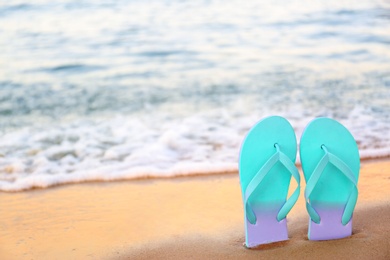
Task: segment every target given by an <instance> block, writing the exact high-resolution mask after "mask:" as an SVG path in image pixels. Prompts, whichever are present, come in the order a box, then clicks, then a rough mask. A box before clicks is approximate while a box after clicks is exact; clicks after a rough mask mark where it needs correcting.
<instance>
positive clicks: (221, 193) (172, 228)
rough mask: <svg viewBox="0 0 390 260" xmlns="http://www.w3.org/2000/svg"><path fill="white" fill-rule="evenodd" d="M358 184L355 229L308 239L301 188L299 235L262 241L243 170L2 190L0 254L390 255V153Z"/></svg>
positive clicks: (294, 229) (291, 222)
mask: <svg viewBox="0 0 390 260" xmlns="http://www.w3.org/2000/svg"><path fill="white" fill-rule="evenodd" d="M301 184H302V191H303V188H304V181H302V183H301ZM358 187H359V192H360V193H359V201H358V205H357V207H356V211H355V214H354V223H353V235H352V236H351V237H348V238H345V239H341V240H333V241H322V242H315V241H309V240H307V224H308V217H307V214H306V211H305V206H304V200H303V196H302V194H301V196H300V199H299V200H298V202H297V204H296V206H295V207H294V208H293V210H292V211H291V213H290V214H289V216H288V227H289V237H290V240H288V241H285V242H280V243H275V244H270V245H266V246H262V247H261V248H259V249H256V250H249V249H246V248H244V246H243V242H244V227H243V207H242V202H241V194H240V187H239V181H238V175H237V174H225V175H214V176H207V177H201V176H198V177H183V178H176V179H165V180H164V179H160V180H156V179H155V180H138V181H122V182H111V183H84V184H74V185H64V186H59V187H54V188H50V189H44V190H32V191H27V192H19V193H1V197H0V203H1V204H0V205H1V208H0V259H6V260H12V259H153V258H163V259H168V258H169V259H188V258H190V259H209V258H214V259H237V258H248V259H252V258H253V259H254V258H256V259H287V258H289V259H295V258H296V259H310V258H314V257H315V258H316V259H332V258H333V259H336V258H337V259H339V258H344V259H390V160H382V161H375V162H372V161H371V162H364V163H363V164H362V169H361V176H360V180H359V186H358Z"/></svg>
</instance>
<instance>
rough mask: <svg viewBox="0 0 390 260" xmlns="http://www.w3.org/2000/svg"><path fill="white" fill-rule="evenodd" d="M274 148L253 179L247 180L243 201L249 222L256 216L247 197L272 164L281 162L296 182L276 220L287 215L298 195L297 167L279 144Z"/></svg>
mask: <svg viewBox="0 0 390 260" xmlns="http://www.w3.org/2000/svg"><path fill="white" fill-rule="evenodd" d="M275 148H276V153H275V154H274V155H272V156H271V157H270V158H269V159H268V160H267V162H266V163H265V164H264V165H263V167H261V169H260V170H259V171H258V172H257V173H256V175H255V176H254V177H253V179H252V180H251V181H250V182H249V184H248V186H247V187H246V190H245V197H244V203H245V210H246V217H247V219H248V221H249V222H250V223H251V224H255V223H256V221H257V218H256V214H255V213H254V211H253V209H252V207H251V205H250V204H249V198H250V197H251V195H252V194H253V192H254V191H255V190H256V189H257V187H259V185H260V184H261V182H262V181H263V180H264V177H265V176H266V175H267V174H268V173H269V172H270V170H271V169H272V167H274V165H275V164H276V163H277V162H281V163H282V164H283V165H284V167H286V169H287V170H288V171H289V172H290V174H291V175H292V176H293V177H294V179H295V181H296V182H297V184H298V185H297V187H296V188H295V191H294V192H293V194H292V195H291V196H290V198H288V199H287V200H286V202H285V203H284V204H283V206H282V207H281V209H280V210H279V212H278V215H277V217H276V219H277V220H278V221H281V220H282V219H284V218H285V217H286V216H287V214H288V213H289V212H290V210H291V208H292V207H293V206H294V204H295V202H296V201H297V199H298V197H299V192H300V176H299V172H298V169H297V168H296V167H295V164H294V163H293V162H292V161H291V159H290V158H289V157H288V156H287V155H285V154H284V153H283V152H281V151H280V149H279V146H278V145H277V144H275Z"/></svg>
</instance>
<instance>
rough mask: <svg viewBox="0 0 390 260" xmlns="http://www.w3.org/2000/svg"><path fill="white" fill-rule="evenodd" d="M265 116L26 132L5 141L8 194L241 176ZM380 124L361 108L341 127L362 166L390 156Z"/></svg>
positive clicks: (122, 121) (114, 122)
mask: <svg viewBox="0 0 390 260" xmlns="http://www.w3.org/2000/svg"><path fill="white" fill-rule="evenodd" d="M293 111H294V112H293V113H291V114H284V116H286V118H287V119H289V121H290V122H291V124H292V125H293V126H294V129H295V131H296V134H297V140H298V141H299V138H300V135H301V133H302V131H303V129H304V127H305V125H306V124H307V123H308V122H310V120H311V118H307V117H304V116H303V114H301V115H299V113H300V111H299V108H296V109H293ZM302 111H303V110H302ZM302 113H303V112H302ZM297 114H298V115H297ZM264 116H265V115H256V114H252V115H242V114H235V115H232V114H229V113H227V112H226V111H223V110H221V111H213V112H209V113H198V114H193V115H192V116H186V117H181V118H178V117H169V115H162V114H160V115H159V114H158V113H156V114H154V115H153V118H151V117H148V116H145V115H144V116H140V117H134V116H117V117H115V118H105V119H104V120H103V119H95V120H83V121H78V122H73V123H68V124H67V123H63V124H61V125H57V126H56V125H53V126H51V127H49V128H42V129H41V128H39V127H26V128H23V129H20V130H17V131H12V132H10V133H7V134H5V135H3V136H2V137H0V151H1V154H0V190H2V191H19V190H26V189H31V188H45V187H50V186H53V185H58V184H64V183H78V182H84V181H112V180H125V179H140V178H156V177H157V178H169V177H175V176H187V175H202V174H203V175H206V174H216V173H228V172H229V173H232V172H237V171H238V163H237V161H238V154H239V149H240V144H241V142H242V140H243V138H244V136H245V134H246V132H247V131H248V130H249V129H250V127H251V126H252V125H253V124H255V123H256V122H257V121H258V120H260V119H261V117H264ZM372 120H373V118H371V117H370V116H369V114H367V113H366V115H365V112H364V109H363V108H359V107H356V108H355V109H354V110H353V111H351V113H350V116H349V118H348V119H343V120H340V121H341V122H342V123H343V124H344V125H345V126H346V127H347V128H348V129H349V130H350V131H351V132H352V134H353V135H354V136H355V138H356V141H357V143H358V145H359V148H360V155H361V158H362V159H366V158H378V157H386V156H389V155H390V136H389V131H388V130H389V125H388V123H387V122H374V121H372ZM298 154H299V153H298ZM298 157H299V156H298ZM297 163H299V158H298V159H297Z"/></svg>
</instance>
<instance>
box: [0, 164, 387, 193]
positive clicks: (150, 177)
mask: <svg viewBox="0 0 390 260" xmlns="http://www.w3.org/2000/svg"><path fill="white" fill-rule="evenodd" d="M386 161H390V157H380V158H366V159H361V165H363V164H370V163H381V162H386ZM296 165H297V167H298V169H300V170H301V165H300V163H296ZM233 174H237V175H238V170H237V169H236V170H231V171H224V172H211V173H193V174H182V175H180V174H178V175H174V176H143V177H135V178H127V177H123V178H114V179H99V178H95V179H91V180H88V179H87V180H82V181H72V180H71V181H68V182H61V183H58V184H51V185H48V186H44V187H42V186H40V185H36V186H33V187H31V188H26V189H21V190H16V191H15V190H8V191H4V190H2V191H1V190H0V194H1V193H19V192H29V191H34V190H46V189H53V188H56V187H60V186H68V185H78V184H88V183H116V182H126V181H134V182H137V181H144V180H170V179H182V178H199V177H200V178H203V177H207V176H221V175H222V176H223V175H233Z"/></svg>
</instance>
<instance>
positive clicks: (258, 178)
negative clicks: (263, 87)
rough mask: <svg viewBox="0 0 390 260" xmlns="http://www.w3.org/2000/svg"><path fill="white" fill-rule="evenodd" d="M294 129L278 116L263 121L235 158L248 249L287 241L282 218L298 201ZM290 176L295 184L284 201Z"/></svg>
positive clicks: (253, 128) (284, 223) (248, 136)
mask: <svg viewBox="0 0 390 260" xmlns="http://www.w3.org/2000/svg"><path fill="white" fill-rule="evenodd" d="M296 153H297V144H296V138H295V133H294V129H293V128H292V127H291V125H290V123H289V122H288V121H287V120H286V119H284V118H282V117H279V116H272V117H268V118H265V119H263V120H261V121H260V122H258V123H257V124H256V125H255V126H254V127H252V129H250V130H249V132H248V134H247V136H246V137H245V139H244V141H243V143H242V146H241V151H240V157H239V173H240V184H241V191H242V199H243V203H244V215H245V220H244V221H245V244H246V246H247V247H248V248H251V247H255V246H258V245H261V244H267V243H272V242H277V241H283V240H287V239H288V234H287V223H286V216H287V214H288V212H289V211H290V210H291V208H292V207H293V206H294V204H295V202H296V201H297V199H298V196H299V191H300V177H299V172H298V170H297V168H296V167H295V164H294V162H295V157H296ZM291 176H293V177H294V179H295V180H296V182H297V183H298V185H297V188H296V189H295V191H294V193H293V194H292V195H291V196H290V198H289V199H287V200H286V197H287V193H288V188H289V185H290V180H291Z"/></svg>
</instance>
